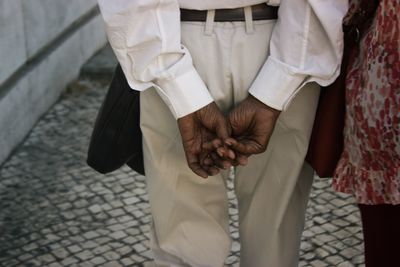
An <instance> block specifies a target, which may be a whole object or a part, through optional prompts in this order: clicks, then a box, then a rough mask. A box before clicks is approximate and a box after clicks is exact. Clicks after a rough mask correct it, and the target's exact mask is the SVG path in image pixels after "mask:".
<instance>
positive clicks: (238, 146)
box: [231, 140, 265, 155]
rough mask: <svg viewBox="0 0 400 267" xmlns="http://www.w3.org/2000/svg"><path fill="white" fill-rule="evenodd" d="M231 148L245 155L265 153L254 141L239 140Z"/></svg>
mask: <svg viewBox="0 0 400 267" xmlns="http://www.w3.org/2000/svg"><path fill="white" fill-rule="evenodd" d="M231 148H232V149H233V150H235V151H236V152H239V153H240V154H245V155H251V154H259V153H262V152H264V151H265V149H263V148H262V147H261V146H260V145H259V144H258V143H256V142H254V141H252V140H239V141H238V142H236V143H232V145H231Z"/></svg>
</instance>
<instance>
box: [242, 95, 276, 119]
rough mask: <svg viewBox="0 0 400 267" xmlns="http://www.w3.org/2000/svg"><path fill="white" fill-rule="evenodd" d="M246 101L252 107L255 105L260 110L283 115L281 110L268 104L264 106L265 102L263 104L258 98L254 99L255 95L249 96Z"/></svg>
mask: <svg viewBox="0 0 400 267" xmlns="http://www.w3.org/2000/svg"><path fill="white" fill-rule="evenodd" d="M246 100H247V101H248V102H249V103H250V104H251V105H255V106H256V107H258V108H262V109H266V110H268V111H270V112H272V113H273V114H274V115H276V116H279V114H280V113H281V111H280V110H278V109H275V108H272V107H270V106H268V105H266V104H264V103H263V102H261V101H260V100H259V99H258V98H256V97H254V96H253V95H251V94H249V95H248V96H247V98H246Z"/></svg>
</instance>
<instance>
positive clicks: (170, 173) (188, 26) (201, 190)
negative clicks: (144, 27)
mask: <svg viewBox="0 0 400 267" xmlns="http://www.w3.org/2000/svg"><path fill="white" fill-rule="evenodd" d="M274 23H275V21H254V22H253V23H249V22H248V23H247V25H246V23H244V22H224V23H212V22H209V23H208V24H207V25H208V26H207V27H206V24H205V23H201V22H184V23H182V42H183V44H184V45H185V46H186V47H187V48H188V49H189V51H190V52H191V55H192V57H193V60H194V65H195V67H196V69H197V70H198V72H199V73H200V76H201V77H202V79H203V80H204V81H205V83H206V85H207V86H208V89H209V90H210V92H211V94H212V96H213V97H214V99H215V101H216V103H217V104H218V106H219V107H220V108H221V109H222V110H223V111H224V112H228V111H229V110H230V109H232V108H233V107H234V106H235V105H236V104H238V103H239V102H240V101H242V100H243V99H244V98H245V97H246V95H247V90H248V88H249V87H250V85H251V83H252V81H253V79H254V78H255V76H256V75H257V73H258V71H259V69H260V68H261V66H262V64H263V63H264V62H265V60H266V58H267V55H268V51H269V39H270V36H271V33H272V29H273V27H274ZM318 95H319V87H318V86H317V85H316V84H309V85H307V86H306V87H304V88H303V89H302V90H301V91H300V93H299V94H298V95H297V96H296V97H295V99H294V100H293V102H292V104H291V105H290V107H289V109H288V110H287V111H285V112H283V113H282V114H281V115H280V118H279V120H278V122H277V125H276V128H275V130H274V133H273V135H272V138H271V141H270V144H269V146H268V149H267V151H266V152H265V153H263V154H260V155H256V156H252V157H251V158H250V160H249V164H248V165H247V166H246V167H238V168H237V169H236V170H235V191H236V194H237V197H238V201H239V221H240V222H239V232H240V241H241V260H240V261H241V266H242V267H264V266H267V267H285V266H291V267H294V266H297V262H298V252H299V245H300V237H301V233H302V230H303V225H304V214H305V209H306V204H307V200H308V195H309V190H310V186H311V183H312V177H313V171H312V169H311V168H310V167H309V166H308V165H306V164H303V162H304V157H305V154H306V150H307V146H308V140H309V136H310V131H311V128H312V124H313V120H314V114H315V109H316V105H317V100H318ZM141 128H142V131H143V136H144V138H143V146H144V159H145V169H146V176H147V181H148V191H149V199H150V205H151V213H152V216H153V224H152V233H151V248H152V250H153V253H154V259H155V263H154V266H196V267H200V266H204V267H220V266H223V265H224V261H225V259H226V257H227V256H228V254H229V251H230V244H231V241H230V236H229V229H228V201H227V195H226V178H227V175H228V174H227V173H226V172H225V173H223V174H221V175H217V176H214V177H209V178H208V179H206V180H204V179H202V178H200V177H198V176H196V175H195V174H193V173H192V171H191V170H190V169H189V168H188V166H187V164H186V160H185V155H184V151H183V148H182V143H181V138H180V134H179V130H178V128H177V123H176V121H175V119H174V118H173V116H172V114H171V112H170V111H169V109H168V108H167V106H166V105H165V104H164V103H163V101H162V100H161V99H160V97H159V96H158V94H157V93H156V91H155V90H153V89H149V90H147V91H145V92H143V93H141Z"/></svg>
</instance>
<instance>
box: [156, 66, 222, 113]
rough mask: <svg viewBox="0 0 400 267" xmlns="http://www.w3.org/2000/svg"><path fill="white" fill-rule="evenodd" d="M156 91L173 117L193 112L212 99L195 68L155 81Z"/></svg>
mask: <svg viewBox="0 0 400 267" xmlns="http://www.w3.org/2000/svg"><path fill="white" fill-rule="evenodd" d="M155 84H156V86H155V87H156V89H157V92H158V93H159V95H160V97H161V98H162V99H163V100H164V102H165V103H166V104H167V105H168V107H169V109H170V110H171V112H172V114H173V115H174V117H175V119H179V118H181V117H184V116H186V115H188V114H190V113H193V112H195V111H197V110H199V109H201V108H202V107H204V106H206V105H208V104H210V103H211V102H213V101H214V99H213V98H212V96H211V94H210V93H209V91H208V90H207V86H206V85H205V83H204V82H203V80H202V79H201V78H200V76H199V74H198V73H197V71H196V70H195V68H194V67H193V68H191V69H190V70H189V71H187V72H185V73H183V74H181V75H180V76H178V77H175V78H172V79H159V80H157V81H156V82H155Z"/></svg>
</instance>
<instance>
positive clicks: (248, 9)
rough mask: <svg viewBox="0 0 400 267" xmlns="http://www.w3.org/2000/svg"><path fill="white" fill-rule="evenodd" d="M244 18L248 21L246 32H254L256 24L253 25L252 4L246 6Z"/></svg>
mask: <svg viewBox="0 0 400 267" xmlns="http://www.w3.org/2000/svg"><path fill="white" fill-rule="evenodd" d="M244 18H245V21H246V33H247V34H252V33H253V32H254V25H253V12H252V10H251V6H247V7H245V8H244Z"/></svg>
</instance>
